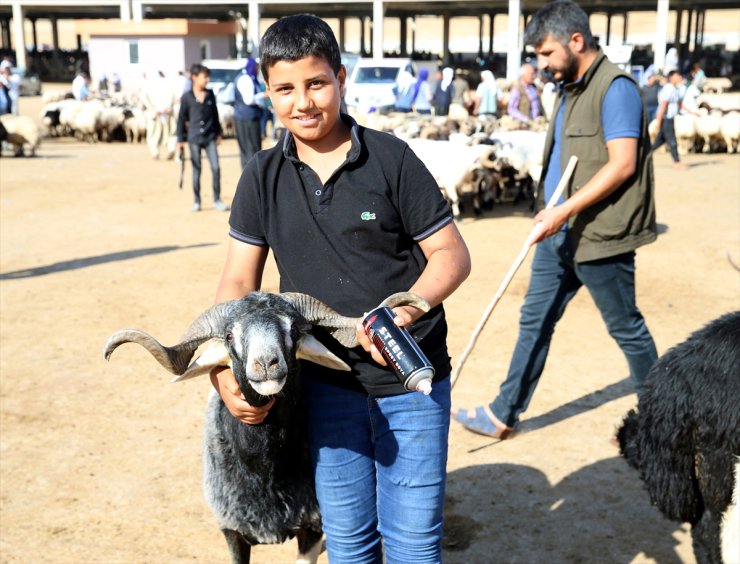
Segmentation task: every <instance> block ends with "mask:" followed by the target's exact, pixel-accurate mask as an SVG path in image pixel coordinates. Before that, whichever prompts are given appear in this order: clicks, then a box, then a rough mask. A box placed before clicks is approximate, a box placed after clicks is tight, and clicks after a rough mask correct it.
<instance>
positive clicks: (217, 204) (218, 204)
mask: <svg viewBox="0 0 740 564" xmlns="http://www.w3.org/2000/svg"><path fill="white" fill-rule="evenodd" d="M213 207H214V208H216V209H217V210H218V211H223V212H225V211H229V206H227V205H226V204H225V203H223V202H222V201H221V200H216V201H215V202H213Z"/></svg>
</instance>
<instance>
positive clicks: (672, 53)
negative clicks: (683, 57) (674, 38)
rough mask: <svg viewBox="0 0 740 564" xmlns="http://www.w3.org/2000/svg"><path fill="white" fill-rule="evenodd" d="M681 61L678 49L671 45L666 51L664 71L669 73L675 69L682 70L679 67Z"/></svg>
mask: <svg viewBox="0 0 740 564" xmlns="http://www.w3.org/2000/svg"><path fill="white" fill-rule="evenodd" d="M679 66H680V61H679V60H678V50H677V49H676V48H675V47H671V48H670V49H668V51H666V53H665V63H664V64H663V67H664V68H663V71H664V72H665V73H666V75H667V73H669V72H671V71H673V70H675V71H679V72H680V71H681V69H680V68H679Z"/></svg>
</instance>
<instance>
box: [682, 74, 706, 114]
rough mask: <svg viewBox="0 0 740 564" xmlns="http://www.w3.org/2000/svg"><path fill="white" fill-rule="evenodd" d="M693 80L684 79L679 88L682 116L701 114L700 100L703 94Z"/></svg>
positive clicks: (689, 78)
mask: <svg viewBox="0 0 740 564" xmlns="http://www.w3.org/2000/svg"><path fill="white" fill-rule="evenodd" d="M691 78H692V77H686V78H684V79H683V80H682V81H681V84H680V85H679V87H678V92H679V98H680V100H681V107H680V108H679V110H678V113H679V114H680V115H692V116H699V115H701V114H700V112H699V101H698V98H699V96H700V95H701V92H700V91H699V89H698V88H697V87H696V85H695V84H694V82H693V81H692V80H691Z"/></svg>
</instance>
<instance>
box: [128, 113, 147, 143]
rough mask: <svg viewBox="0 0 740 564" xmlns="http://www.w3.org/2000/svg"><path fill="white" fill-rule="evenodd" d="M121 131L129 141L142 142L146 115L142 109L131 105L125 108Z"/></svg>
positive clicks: (144, 134) (144, 137) (144, 138)
mask: <svg viewBox="0 0 740 564" xmlns="http://www.w3.org/2000/svg"><path fill="white" fill-rule="evenodd" d="M123 131H124V133H125V134H126V141H128V142H129V143H142V142H143V141H145V140H146V117H145V116H144V110H142V109H141V108H137V107H133V108H128V109H126V110H125V119H124V120H123Z"/></svg>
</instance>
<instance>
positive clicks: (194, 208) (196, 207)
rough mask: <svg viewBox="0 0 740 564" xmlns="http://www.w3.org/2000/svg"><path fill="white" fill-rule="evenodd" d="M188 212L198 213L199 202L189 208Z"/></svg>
mask: <svg viewBox="0 0 740 564" xmlns="http://www.w3.org/2000/svg"><path fill="white" fill-rule="evenodd" d="M190 211H194V212H199V211H200V202H195V203H194V204H193V207H192V208H190Z"/></svg>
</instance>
